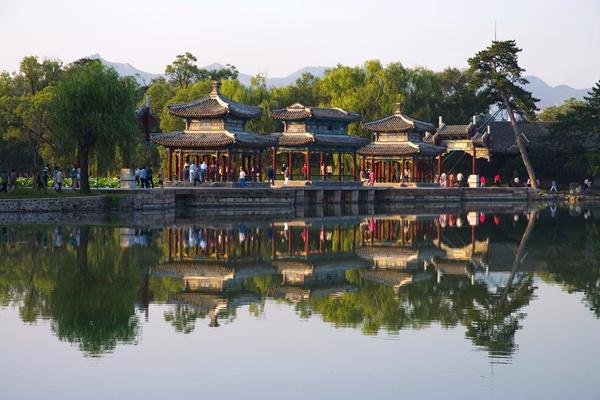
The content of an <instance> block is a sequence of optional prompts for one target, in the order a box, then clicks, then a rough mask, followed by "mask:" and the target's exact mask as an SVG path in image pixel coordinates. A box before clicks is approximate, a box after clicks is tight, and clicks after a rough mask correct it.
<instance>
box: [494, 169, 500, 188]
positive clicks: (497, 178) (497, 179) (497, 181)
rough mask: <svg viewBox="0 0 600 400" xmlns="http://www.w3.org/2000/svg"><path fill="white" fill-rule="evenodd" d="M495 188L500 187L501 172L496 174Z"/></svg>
mask: <svg viewBox="0 0 600 400" xmlns="http://www.w3.org/2000/svg"><path fill="white" fill-rule="evenodd" d="M494 186H500V172H496V175H495V176H494Z"/></svg>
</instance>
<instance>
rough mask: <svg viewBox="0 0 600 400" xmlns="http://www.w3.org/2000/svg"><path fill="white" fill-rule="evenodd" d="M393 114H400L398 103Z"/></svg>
mask: <svg viewBox="0 0 600 400" xmlns="http://www.w3.org/2000/svg"><path fill="white" fill-rule="evenodd" d="M394 113H395V114H401V112H400V103H396V111H394Z"/></svg>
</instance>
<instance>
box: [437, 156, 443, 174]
mask: <svg viewBox="0 0 600 400" xmlns="http://www.w3.org/2000/svg"><path fill="white" fill-rule="evenodd" d="M437 162H438V167H437V169H438V172H437V174H438V176H440V175H442V155H441V154H440V155H439V156H438V159H437Z"/></svg>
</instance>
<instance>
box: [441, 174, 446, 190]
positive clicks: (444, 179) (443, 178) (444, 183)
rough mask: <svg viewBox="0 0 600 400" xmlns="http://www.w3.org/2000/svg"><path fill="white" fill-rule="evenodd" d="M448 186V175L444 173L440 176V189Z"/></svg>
mask: <svg viewBox="0 0 600 400" xmlns="http://www.w3.org/2000/svg"><path fill="white" fill-rule="evenodd" d="M446 184H447V178H446V173H445V172H442V174H441V175H440V187H446Z"/></svg>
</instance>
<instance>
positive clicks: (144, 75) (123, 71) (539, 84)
mask: <svg viewBox="0 0 600 400" xmlns="http://www.w3.org/2000/svg"><path fill="white" fill-rule="evenodd" d="M88 58H93V59H99V60H100V61H101V62H102V63H103V64H104V65H107V66H109V67H112V68H114V69H115V70H116V71H117V72H118V73H119V75H121V76H135V77H136V78H137V80H138V82H139V83H140V84H142V85H148V84H149V83H150V82H151V81H152V79H155V78H158V77H160V76H163V75H162V74H153V73H150V72H145V71H142V70H139V69H137V68H135V67H134V66H133V65H131V64H127V63H116V62H112V61H107V60H105V59H103V58H102V57H101V56H100V55H99V54H93V55H91V56H89V57H88ZM224 67H225V66H224V65H223V64H219V63H212V64H209V65H206V66H204V67H203V68H206V69H209V70H215V69H220V68H224ZM326 69H327V67H310V66H309V67H304V68H300V69H299V70H297V71H295V72H293V73H291V74H289V75H287V76H283V77H273V78H270V77H268V76H267V86H268V87H280V86H285V85H289V84H292V83H294V82H296V80H297V79H298V78H300V77H301V76H302V74H303V73H305V72H309V73H311V74H313V75H314V76H316V77H321V76H323V75H324V74H325V70H326ZM251 78H252V75H248V74H244V73H243V72H240V73H239V76H238V80H239V81H240V83H242V84H243V85H246V86H248V85H250V79H251ZM525 78H527V80H529V84H528V85H526V88H527V90H529V91H531V92H532V93H533V95H534V96H535V97H537V98H538V99H540V101H539V102H538V107H539V108H540V109H542V108H544V107H548V106H552V105H559V104H561V103H562V102H563V101H565V100H566V99H568V98H571V97H575V98H577V99H581V98H583V96H585V95H586V94H587V92H588V91H590V90H591V89H574V88H572V87H570V86H567V85H558V86H550V85H548V84H547V83H546V82H544V81H543V80H541V79H540V78H538V77H536V76H534V75H528V76H526V77H525Z"/></svg>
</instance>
